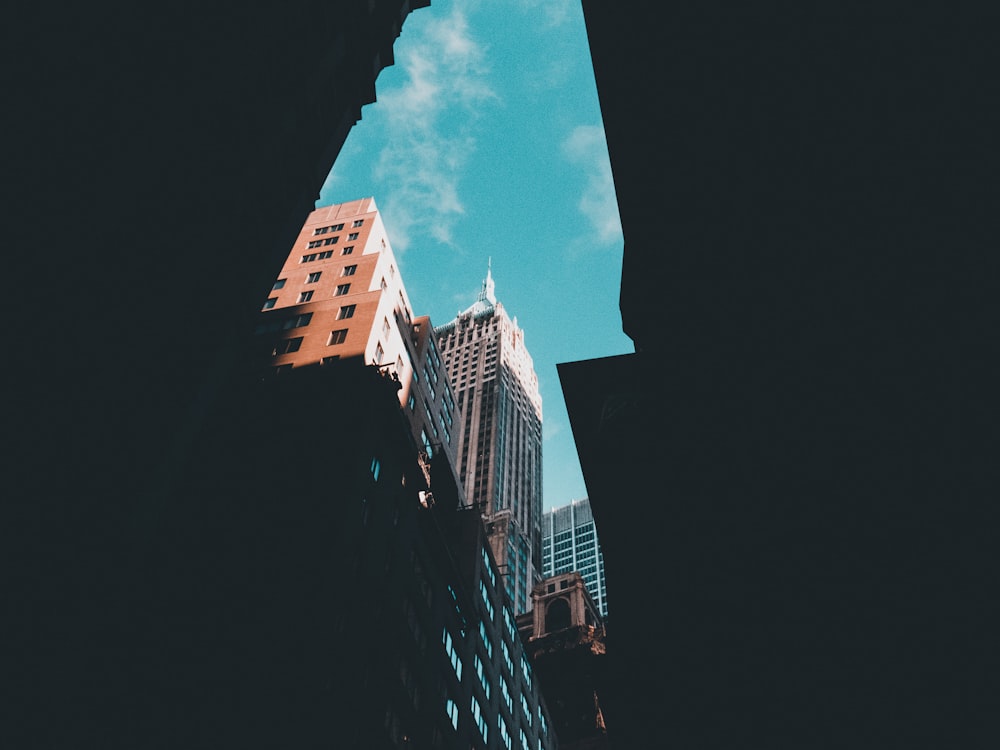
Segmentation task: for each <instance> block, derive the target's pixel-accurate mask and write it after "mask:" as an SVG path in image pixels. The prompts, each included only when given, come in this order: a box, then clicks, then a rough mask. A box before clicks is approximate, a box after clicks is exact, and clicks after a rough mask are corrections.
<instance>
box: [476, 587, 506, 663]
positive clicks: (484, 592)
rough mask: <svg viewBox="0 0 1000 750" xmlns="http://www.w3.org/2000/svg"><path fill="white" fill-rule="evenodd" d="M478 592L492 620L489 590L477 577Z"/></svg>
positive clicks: (491, 603)
mask: <svg viewBox="0 0 1000 750" xmlns="http://www.w3.org/2000/svg"><path fill="white" fill-rule="evenodd" d="M479 593H480V594H482V596H483V604H484V605H485V606H486V613H487V614H488V615H489V617H490V620H491V621H492V620H493V602H491V601H490V595H489V592H488V591H487V590H486V583H485V582H484V581H483V580H482V579H479ZM511 671H512V672H513V671H514V670H513V668H511Z"/></svg>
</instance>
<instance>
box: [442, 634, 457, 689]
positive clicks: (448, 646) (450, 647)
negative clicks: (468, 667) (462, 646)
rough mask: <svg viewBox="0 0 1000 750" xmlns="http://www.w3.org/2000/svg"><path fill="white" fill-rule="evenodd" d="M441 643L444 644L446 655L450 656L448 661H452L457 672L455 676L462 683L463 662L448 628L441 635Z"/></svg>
mask: <svg viewBox="0 0 1000 750" xmlns="http://www.w3.org/2000/svg"><path fill="white" fill-rule="evenodd" d="M441 642H442V643H443V644H444V650H445V653H447V654H448V659H449V660H450V661H451V666H452V669H454V670H455V676H456V677H458V681H459V682H461V681H462V660H461V659H460V658H459V656H458V649H456V648H455V643H454V641H453V640H452V638H451V633H449V632H448V628H445V629H444V631H443V632H442V634H441Z"/></svg>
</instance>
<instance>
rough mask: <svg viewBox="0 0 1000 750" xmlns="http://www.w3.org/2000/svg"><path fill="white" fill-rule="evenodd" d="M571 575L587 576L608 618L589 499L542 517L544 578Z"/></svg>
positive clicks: (606, 600) (597, 602)
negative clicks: (564, 574) (574, 573)
mask: <svg viewBox="0 0 1000 750" xmlns="http://www.w3.org/2000/svg"><path fill="white" fill-rule="evenodd" d="M571 571H577V572H578V573H580V575H581V576H583V581H584V583H585V584H586V585H587V591H588V592H589V593H590V596H591V597H592V598H593V600H594V603H595V604H596V605H597V607H598V609H599V610H600V611H601V617H607V616H608V594H607V590H606V588H605V584H604V555H603V553H602V552H601V545H600V542H599V541H598V539H597V527H596V526H595V525H594V514H593V513H592V512H591V510H590V500H589V499H587V498H583V499H582V500H574V501H573V502H572V503H569V504H568V505H563V506H560V507H558V508H552V509H551V510H548V511H546V512H545V515H544V516H543V517H542V576H544V577H545V578H549V577H551V576H557V575H559V574H560V573H569V572H571Z"/></svg>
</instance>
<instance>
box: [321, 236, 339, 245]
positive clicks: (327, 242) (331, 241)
mask: <svg viewBox="0 0 1000 750" xmlns="http://www.w3.org/2000/svg"><path fill="white" fill-rule="evenodd" d="M339 239H340V237H327V238H326V239H325V240H323V244H324V245H336V244H337V240H339Z"/></svg>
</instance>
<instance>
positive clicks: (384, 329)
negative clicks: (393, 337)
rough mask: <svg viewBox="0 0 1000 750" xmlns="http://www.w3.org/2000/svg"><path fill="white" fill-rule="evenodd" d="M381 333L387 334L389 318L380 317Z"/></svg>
mask: <svg viewBox="0 0 1000 750" xmlns="http://www.w3.org/2000/svg"><path fill="white" fill-rule="evenodd" d="M382 335H383V336H388V335H389V318H382Z"/></svg>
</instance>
